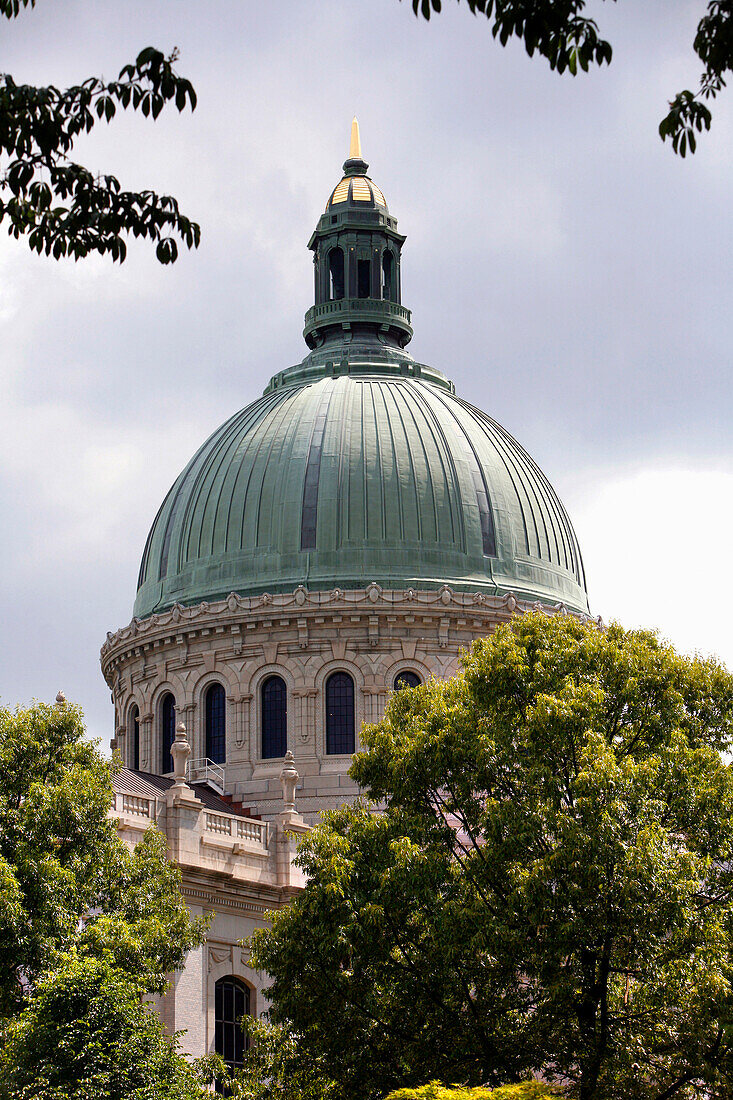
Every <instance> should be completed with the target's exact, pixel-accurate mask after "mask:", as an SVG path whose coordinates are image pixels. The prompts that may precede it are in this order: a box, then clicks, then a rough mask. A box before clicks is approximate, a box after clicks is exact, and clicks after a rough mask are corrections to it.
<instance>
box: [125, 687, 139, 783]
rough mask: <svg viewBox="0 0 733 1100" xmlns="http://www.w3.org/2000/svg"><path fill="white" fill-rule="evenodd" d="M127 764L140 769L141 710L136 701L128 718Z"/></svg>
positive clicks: (137, 769)
mask: <svg viewBox="0 0 733 1100" xmlns="http://www.w3.org/2000/svg"><path fill="white" fill-rule="evenodd" d="M127 766H128V768H134V769H135V771H139V770H140V711H139V709H138V706H137V704H136V703H135V704H133V706H132V707H130V714H129V716H128V719H127Z"/></svg>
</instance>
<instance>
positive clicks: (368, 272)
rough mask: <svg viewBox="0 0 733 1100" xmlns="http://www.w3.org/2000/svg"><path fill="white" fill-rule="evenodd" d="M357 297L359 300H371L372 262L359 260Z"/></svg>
mask: <svg viewBox="0 0 733 1100" xmlns="http://www.w3.org/2000/svg"><path fill="white" fill-rule="evenodd" d="M356 295H357V297H358V298H371V295H372V261H371V260H359V262H358V263H357V267H356Z"/></svg>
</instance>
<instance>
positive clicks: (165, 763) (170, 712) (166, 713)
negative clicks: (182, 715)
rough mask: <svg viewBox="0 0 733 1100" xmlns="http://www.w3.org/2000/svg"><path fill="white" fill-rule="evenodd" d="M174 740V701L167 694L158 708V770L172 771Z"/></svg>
mask: <svg viewBox="0 0 733 1100" xmlns="http://www.w3.org/2000/svg"><path fill="white" fill-rule="evenodd" d="M175 738H176V701H175V699H174V698H173V696H172V695H171V694H170V693H169V694H168V695H165V696H164V697H163V702H162V703H161V707H160V770H161V771H162V772H172V771H173V757H172V756H171V745H172V744H173V742H174V741H175Z"/></svg>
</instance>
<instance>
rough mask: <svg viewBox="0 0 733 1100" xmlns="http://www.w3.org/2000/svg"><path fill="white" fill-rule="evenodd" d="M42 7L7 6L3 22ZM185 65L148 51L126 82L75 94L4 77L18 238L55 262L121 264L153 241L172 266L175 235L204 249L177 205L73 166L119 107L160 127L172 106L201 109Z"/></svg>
mask: <svg viewBox="0 0 733 1100" xmlns="http://www.w3.org/2000/svg"><path fill="white" fill-rule="evenodd" d="M34 3H35V0H0V15H4V16H6V17H7V18H9V19H12V18H14V17H15V16H17V15H18V14H19V12H20V9H21V6H23V7H29V6H30V7H32V6H33V5H34ZM177 56H178V54H177V51H175V50H174V51H173V53H171V54H170V56H168V57H166V56H165V55H164V54H163V53H161V52H160V50H156V49H154V48H152V47H148V48H147V49H144V50H142V52H141V53H139V54H138V56H137V59H136V60H135V62H134V63H132V64H129V65H125V66H124V67H123V69H122V70H121V72H120V74H119V77H118V79H117V80H114V81H111V82H109V83H107V82H105V81H103V80H101V79H99V78H97V77H90V78H89V79H87V80H85V81H83V82H82V83H81V84H78V85H75V86H74V87H72V88H66V89H59V88H55V87H53V86H48V87H40V88H36V87H32V86H29V85H19V84H16V83H15V81H14V80H13V78H12V76H10V75H9V74H7V73H5V74H0V222H2V221H3V220H5V221H6V222H7V225H8V232H9V233H10V234H11V235H12V236H13V237H15V238H16V239H18V238H20V237H27V238H28V244H29V246H30V248H31V249H33V250H34V251H35V252H38V253H41V252H44V253H45V254H46V255H47V256H48V255H52V256H54V257H55V258H56V259H58V258H60V257H62V256H73V257H74V258H75V259H76V260H78V259H80V258H82V257H83V256H88V255H89V253H90V252H98V253H101V254H103V255H104V254H105V253H107V254H109V255H110V256H111V257H112V259H113V260H118V261H120V262H122V261H123V260H124V259H125V256H126V254H127V246H126V244H125V240H124V235H125V234H128V233H132V234H133V235H134V236H135V237H142V238H144V239H148V240H150V241H153V242H154V243H155V245H156V256H157V258H158V260H159V261H160V262H161V263H163V264H168V263H173V262H174V261H175V260H176V258H177V256H178V244H177V241H176V239H175V237H176V236H177V237H178V238H179V239H180V240H181V241H182V242H183V243H184V244H185V245H186V246H187V247H188V248H197V247H198V244H199V240H200V237H201V230H200V227H199V226H198V225H197V224H196V223H195V222H192V221H191V220H190V219H189V218H187V217H186V216H185V215H184V214H182V213H181V212H180V210H179V208H178V203H177V202H176V200H175V199H174V198H173V197H172V196H170V195H157V194H156V193H155V192H154V191H140V192H133V191H123V190H122V189H121V187H120V183H119V180H117V179H116V178H115V177H114V176H111V175H99V174H96V175H95V174H94V173H92V172H91V171H90V170H89V169H88V168H85V167H84V166H83V165H81V164H76V163H75V162H74V161H73V160H71V157H70V154H71V153H72V150H73V146H74V142H75V140H76V139H77V138H78V137H79V135H81V134H85V133H89V131H90V130H92V129H93V127H94V126H95V125H96V123H97V122H100V121H104V122H111V121H112V119H113V118H114V117H115V115H116V113H117V110H118V108H121V109H122V110H126V109H128V108H130V107H131V108H132V109H133V110H135V111H137V110H139V111H141V112H142V114H143V115H144V116H145V117H146V118H147V117H151V118H153V119H156V118H157V117H158V115H159V114H160V113H161V111H162V110H163V108H164V107H165V105H166V104H167V103H173V104H175V106H176V108H177V110H179V111H183V110H184V109H185V108H186V106H190V107H191V110H194V108H195V107H196V93H195V91H194V89H193V86H192V84H191V83H190V81H188V80H186V79H185V78H184V77H182V76H179V74H178V73H177V72H176V71H175V68H174V64H175V62H176V60H177ZM2 158H4V162H3V159H2Z"/></svg>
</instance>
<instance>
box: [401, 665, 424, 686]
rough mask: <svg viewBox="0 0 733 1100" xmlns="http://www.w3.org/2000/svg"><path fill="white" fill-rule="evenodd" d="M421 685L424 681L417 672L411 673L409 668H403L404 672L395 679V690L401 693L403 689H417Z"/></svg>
mask: <svg viewBox="0 0 733 1100" xmlns="http://www.w3.org/2000/svg"><path fill="white" fill-rule="evenodd" d="M421 683H422V680H421V679H420V677H419V676H418V674H417V673H416V672H411V671H410V669H409V668H403V669H402V672H398V673H397V675H396V676H395V678H394V689H395V691H399V690H400V689H401V688H416V687H419V686H420V684H421Z"/></svg>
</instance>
